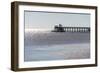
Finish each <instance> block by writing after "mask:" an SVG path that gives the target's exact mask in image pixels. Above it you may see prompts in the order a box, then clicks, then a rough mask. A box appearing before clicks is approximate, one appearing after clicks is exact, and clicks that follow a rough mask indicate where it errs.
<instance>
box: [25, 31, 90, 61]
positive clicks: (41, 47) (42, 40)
mask: <svg viewBox="0 0 100 73" xmlns="http://www.w3.org/2000/svg"><path fill="white" fill-rule="evenodd" d="M24 40H25V43H24V45H25V50H24V52H25V53H24V61H44V60H68V59H86V58H90V34H89V33H79V32H74V33H73V32H50V31H25V39H24Z"/></svg>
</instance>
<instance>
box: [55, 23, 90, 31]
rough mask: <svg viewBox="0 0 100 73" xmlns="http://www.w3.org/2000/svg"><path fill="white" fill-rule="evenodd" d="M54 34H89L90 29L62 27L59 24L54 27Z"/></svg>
mask: <svg viewBox="0 0 100 73" xmlns="http://www.w3.org/2000/svg"><path fill="white" fill-rule="evenodd" d="M54 32H90V27H63V26H62V25H61V24H59V26H55V27H54Z"/></svg>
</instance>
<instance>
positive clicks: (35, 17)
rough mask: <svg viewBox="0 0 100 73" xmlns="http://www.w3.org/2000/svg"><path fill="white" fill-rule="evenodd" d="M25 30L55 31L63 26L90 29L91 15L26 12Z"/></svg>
mask: <svg viewBox="0 0 100 73" xmlns="http://www.w3.org/2000/svg"><path fill="white" fill-rule="evenodd" d="M24 23H25V29H53V27H54V26H55V25H58V24H62V25H63V26H66V27H67V26H68V27H90V14H86V13H67V12H66V13H61V12H58V13H57V12H56V13H55V12H37V11H24Z"/></svg>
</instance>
